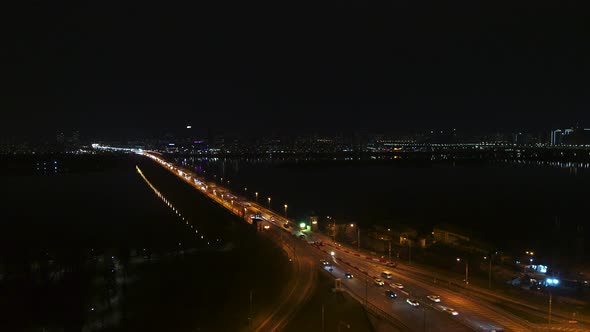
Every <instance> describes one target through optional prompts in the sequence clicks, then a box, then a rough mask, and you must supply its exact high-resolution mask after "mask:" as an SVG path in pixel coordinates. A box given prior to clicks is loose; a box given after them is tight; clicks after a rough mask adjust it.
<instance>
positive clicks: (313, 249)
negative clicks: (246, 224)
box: [141, 151, 537, 331]
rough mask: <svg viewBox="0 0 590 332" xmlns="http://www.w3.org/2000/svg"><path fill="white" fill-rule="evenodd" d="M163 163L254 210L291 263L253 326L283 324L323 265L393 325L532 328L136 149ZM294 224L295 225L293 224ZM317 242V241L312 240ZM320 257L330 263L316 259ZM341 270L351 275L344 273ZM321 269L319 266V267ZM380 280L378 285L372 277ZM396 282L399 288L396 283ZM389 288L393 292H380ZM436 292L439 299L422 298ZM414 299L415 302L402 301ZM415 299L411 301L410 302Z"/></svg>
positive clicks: (220, 197) (216, 196) (233, 207)
mask: <svg viewBox="0 0 590 332" xmlns="http://www.w3.org/2000/svg"><path fill="white" fill-rule="evenodd" d="M141 153H142V154H143V155H146V156H149V157H150V158H152V159H153V160H155V161H157V162H158V163H160V164H161V165H162V166H164V167H166V168H167V169H168V170H169V171H171V172H173V173H174V174H175V175H177V176H179V177H180V178H182V179H183V180H184V181H186V182H187V183H189V184H191V185H192V186H193V187H195V188H196V189H198V190H199V191H201V192H202V193H203V194H205V195H207V196H208V197H209V198H211V199H212V200H214V201H216V202H218V203H219V204H221V205H222V206H224V207H225V208H227V209H228V210H230V211H231V212H233V213H234V214H236V215H238V216H240V217H242V218H244V219H245V220H248V221H250V222H251V218H250V217H251V216H254V215H256V214H257V215H258V216H259V220H262V221H260V222H262V223H263V224H264V225H265V226H267V227H260V228H259V229H261V230H262V231H264V232H268V233H269V234H273V236H274V238H275V239H277V240H278V241H279V242H280V245H281V246H283V247H284V250H285V251H286V252H288V253H289V255H290V257H292V259H293V263H294V264H295V265H296V267H295V271H296V272H295V273H296V274H297V276H296V277H295V278H294V279H293V280H294V281H293V282H294V283H293V284H288V285H287V286H288V288H290V289H289V290H288V291H287V294H288V295H287V297H285V298H283V301H282V302H281V303H280V304H279V305H277V307H276V309H275V310H274V311H273V312H271V313H269V314H268V315H267V317H266V319H264V320H262V321H260V322H256V323H257V328H255V330H256V331H266V330H275V329H277V328H279V327H281V326H284V325H285V324H286V323H287V322H288V320H289V318H290V317H292V316H293V315H294V313H295V312H296V310H297V307H298V306H301V305H303V304H304V302H305V301H306V299H307V298H308V297H309V295H310V294H311V292H312V291H313V284H314V283H315V278H316V273H317V271H318V269H324V270H325V271H327V272H329V273H331V274H332V275H333V276H334V278H338V279H340V282H341V285H342V288H343V289H344V290H345V291H347V292H349V293H350V294H351V295H353V296H354V297H355V298H356V299H357V300H359V301H360V302H362V303H363V304H364V305H366V306H367V309H370V310H371V311H373V312H374V313H377V314H381V315H383V316H386V317H385V318H387V320H388V321H390V322H392V325H393V326H397V328H398V329H400V330H404V331H405V330H407V331H502V330H504V331H533V330H537V328H535V326H533V325H532V324H529V323H528V322H526V321H523V320H522V319H520V318H518V317H516V316H514V315H512V314H510V313H507V312H504V311H500V310H499V309H498V308H495V307H493V306H491V305H490V304H488V303H486V302H484V301H480V300H478V299H476V298H471V297H467V296H465V295H463V294H459V293H457V292H454V291H451V290H449V289H448V288H446V287H441V286H437V285H436V284H433V283H432V282H429V281H427V280H425V277H424V276H421V275H419V274H417V273H410V272H408V271H396V269H395V268H391V267H388V266H385V264H384V262H382V261H381V262H380V261H378V260H374V259H372V258H370V257H366V256H364V255H363V254H361V253H359V252H357V251H355V250H353V249H350V248H345V247H342V246H340V245H338V244H335V243H333V242H332V241H331V240H330V239H329V238H328V237H326V236H325V235H322V234H318V233H311V232H305V235H304V236H302V237H300V236H301V235H303V234H302V233H301V231H300V230H299V229H298V227H297V225H295V224H294V223H292V222H291V223H290V225H291V226H290V227H285V226H284V224H285V223H286V222H288V220H287V219H285V218H284V217H282V216H280V215H278V214H277V213H275V212H273V211H270V210H268V209H266V208H264V207H263V206H261V205H259V204H257V203H254V202H250V201H247V200H246V199H244V198H241V197H238V196H236V195H234V194H233V193H231V191H229V190H228V189H226V188H222V187H219V186H218V185H216V184H213V183H209V182H207V181H205V180H204V179H202V178H200V177H198V176H196V175H195V174H193V173H192V172H191V171H189V170H186V169H183V168H181V167H178V166H176V165H173V164H171V163H169V162H167V161H165V160H163V159H161V158H160V157H158V156H157V155H156V154H153V153H147V152H145V151H142V152H141ZM294 226H295V227H294ZM318 243H322V244H323V245H318ZM321 260H326V261H328V262H329V263H330V265H329V266H328V265H324V264H323V263H320V261H321ZM383 271H388V272H390V273H391V279H388V278H386V277H384V276H382V272H383ZM346 272H350V273H351V274H352V275H353V276H354V277H353V278H347V277H346V276H345V273H346ZM324 273H325V272H324ZM375 278H380V279H381V280H382V281H383V282H384V284H383V285H382V286H381V285H378V284H377V283H376V282H375V281H374V279H375ZM396 284H401V285H403V288H402V287H400V285H396ZM386 290H389V291H392V292H393V293H394V294H395V295H396V296H395V298H392V297H390V296H389V295H386ZM430 295H436V296H439V297H440V302H435V301H433V300H431V299H429V298H428V296H430ZM408 299H410V300H414V301H413V302H414V304H415V305H411V304H410V303H408V301H407V300H408ZM416 304H417V305H416Z"/></svg>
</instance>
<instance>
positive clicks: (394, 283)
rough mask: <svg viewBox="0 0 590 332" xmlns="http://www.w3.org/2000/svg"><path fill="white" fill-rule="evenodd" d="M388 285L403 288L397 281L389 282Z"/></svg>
mask: <svg viewBox="0 0 590 332" xmlns="http://www.w3.org/2000/svg"><path fill="white" fill-rule="evenodd" d="M389 286H391V287H393V288H397V289H403V288H404V285H402V284H400V283H399V282H392V283H391V284H389Z"/></svg>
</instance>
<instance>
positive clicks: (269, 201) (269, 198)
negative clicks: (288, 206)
mask: <svg viewBox="0 0 590 332" xmlns="http://www.w3.org/2000/svg"><path fill="white" fill-rule="evenodd" d="M268 209H269V210H270V197H269V198H268Z"/></svg>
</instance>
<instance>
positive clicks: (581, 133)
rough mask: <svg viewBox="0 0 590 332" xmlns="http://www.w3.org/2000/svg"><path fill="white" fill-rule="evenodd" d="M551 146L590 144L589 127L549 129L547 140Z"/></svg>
mask: <svg viewBox="0 0 590 332" xmlns="http://www.w3.org/2000/svg"><path fill="white" fill-rule="evenodd" d="M549 143H550V144H551V145H552V146H558V145H573V146H579V145H583V146H587V145H590V128H580V127H574V128H567V129H555V130H552V131H551V138H550V142H549Z"/></svg>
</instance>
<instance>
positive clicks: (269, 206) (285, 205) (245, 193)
mask: <svg viewBox="0 0 590 332" xmlns="http://www.w3.org/2000/svg"><path fill="white" fill-rule="evenodd" d="M214 176H215V175H214ZM220 180H221V183H223V178H220ZM227 183H228V184H229V180H228V181H227ZM247 193H248V187H244V195H247ZM254 199H255V201H256V203H257V204H258V192H257V191H255V192H254ZM266 200H267V201H268V209H269V210H270V209H271V204H270V203H271V198H270V196H269V197H267V198H266ZM288 208H289V206H288V205H287V204H284V205H283V209H284V213H285V218H287V209H288Z"/></svg>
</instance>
